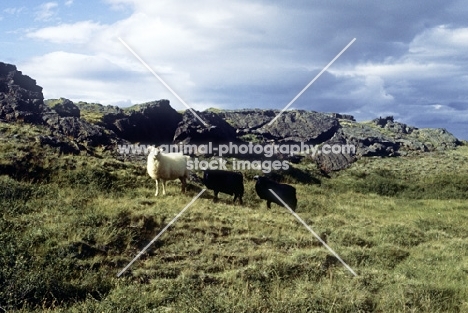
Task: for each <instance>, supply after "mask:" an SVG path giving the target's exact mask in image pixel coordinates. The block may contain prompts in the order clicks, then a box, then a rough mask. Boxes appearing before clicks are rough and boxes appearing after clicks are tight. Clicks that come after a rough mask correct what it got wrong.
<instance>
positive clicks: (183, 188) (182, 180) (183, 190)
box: [179, 177, 187, 193]
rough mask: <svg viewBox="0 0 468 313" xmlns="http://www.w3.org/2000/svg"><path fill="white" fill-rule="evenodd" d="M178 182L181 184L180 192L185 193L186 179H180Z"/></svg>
mask: <svg viewBox="0 0 468 313" xmlns="http://www.w3.org/2000/svg"><path fill="white" fill-rule="evenodd" d="M179 179H180V182H181V183H182V192H183V193H185V190H186V189H187V178H186V177H180V178H179Z"/></svg>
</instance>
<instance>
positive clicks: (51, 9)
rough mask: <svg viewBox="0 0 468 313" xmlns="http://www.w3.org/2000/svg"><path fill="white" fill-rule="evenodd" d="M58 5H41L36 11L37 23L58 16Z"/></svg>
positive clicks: (48, 3)
mask: <svg viewBox="0 0 468 313" xmlns="http://www.w3.org/2000/svg"><path fill="white" fill-rule="evenodd" d="M57 7H58V3H57V2H46V3H43V4H41V5H40V6H39V7H38V9H37V11H36V18H35V20H36V21H48V20H50V19H51V18H52V17H53V16H54V15H56V14H57V11H56V9H57Z"/></svg>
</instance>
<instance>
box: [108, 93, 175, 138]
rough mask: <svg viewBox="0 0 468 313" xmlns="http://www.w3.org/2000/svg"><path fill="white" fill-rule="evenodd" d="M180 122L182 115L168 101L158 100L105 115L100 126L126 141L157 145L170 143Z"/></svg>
mask: <svg viewBox="0 0 468 313" xmlns="http://www.w3.org/2000/svg"><path fill="white" fill-rule="evenodd" d="M181 120H182V115H181V114H180V113H178V112H177V111H176V110H174V109H173V108H172V107H171V106H170V105H169V100H159V101H153V102H148V103H144V104H140V105H137V106H134V107H132V108H130V109H127V110H125V111H123V110H122V111H120V112H118V113H107V114H105V115H104V116H103V117H102V125H103V126H105V127H106V128H108V129H110V130H112V131H113V132H115V133H116V134H117V136H119V137H121V138H123V139H126V140H128V141H131V142H141V143H147V144H156V145H158V144H163V143H164V144H167V143H171V142H172V140H173V138H174V133H175V131H176V128H177V126H178V124H179V122H180V121H181Z"/></svg>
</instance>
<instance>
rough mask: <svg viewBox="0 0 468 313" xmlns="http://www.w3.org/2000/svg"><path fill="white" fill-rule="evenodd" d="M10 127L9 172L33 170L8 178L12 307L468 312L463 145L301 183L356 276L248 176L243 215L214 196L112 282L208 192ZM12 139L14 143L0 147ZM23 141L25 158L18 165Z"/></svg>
mask: <svg viewBox="0 0 468 313" xmlns="http://www.w3.org/2000/svg"><path fill="white" fill-rule="evenodd" d="M0 126H1V128H0V130H1V132H0V139H2V141H0V154H1V157H2V158H1V159H2V162H3V163H2V166H3V168H7V167H5V166H6V165H8V164H9V163H11V164H14V165H15V166H16V167H18V166H19V165H18V164H20V165H22V166H23V168H22V169H21V168H18V171H17V172H16V174H15V177H16V178H17V179H12V178H11V177H8V176H1V177H0V198H1V202H0V211H1V212H2V219H1V220H0V244H1V245H2V247H3V248H2V250H1V251H0V268H1V269H2V270H1V272H0V284H1V285H2V286H3V287H2V288H1V290H0V307H2V308H4V309H14V308H17V310H18V311H25V312H26V311H31V310H33V309H34V310H37V311H38V312H42V311H50V312H60V311H63V312H86V311H89V312H93V311H99V312H143V311H145V312H146V311H152V310H153V311H154V312H216V311H217V312H220V311H221V312H325V311H326V312H464V311H467V310H468V302H467V300H466V299H468V291H467V289H466V286H467V285H468V278H467V277H468V276H467V272H468V239H467V238H468V204H467V201H466V198H467V197H468V190H467V188H468V174H466V173H468V172H467V170H468V147H466V146H465V147H461V148H459V149H458V150H456V151H450V152H446V153H437V154H426V155H425V156H424V157H412V158H410V157H407V158H388V159H378V158H369V159H363V160H361V161H359V162H358V163H356V164H355V165H353V166H352V167H351V168H350V169H348V170H347V171H344V172H342V173H339V174H337V175H336V177H333V178H331V179H323V178H322V184H321V185H318V184H304V183H297V184H295V186H296V187H297V190H298V198H299V204H298V214H299V215H300V216H301V217H302V218H303V219H304V220H305V221H306V222H307V223H308V224H309V225H310V226H311V227H312V228H313V229H314V230H315V231H316V232H317V233H319V234H321V235H322V236H323V237H324V238H325V237H326V238H327V242H328V244H329V245H330V246H331V247H332V248H333V249H334V250H335V251H336V252H337V253H338V254H339V255H340V256H341V257H342V258H343V259H344V260H345V261H346V262H347V263H348V264H349V265H350V266H351V267H352V268H353V269H354V270H355V271H356V272H357V273H358V275H359V276H358V277H353V276H352V275H351V274H350V273H349V272H348V271H347V270H346V269H345V268H344V267H343V266H342V265H341V264H340V263H339V262H337V261H336V260H335V259H334V258H332V257H330V256H329V255H330V254H329V253H328V251H327V250H326V249H324V248H323V247H322V246H321V245H320V244H319V243H318V242H317V240H316V239H315V238H314V237H312V235H311V234H310V233H308V232H307V230H306V229H305V228H304V227H303V226H302V225H300V224H299V223H298V222H297V221H296V220H295V219H294V217H293V216H291V214H289V213H288V212H287V211H286V210H285V209H283V208H280V207H278V206H275V205H273V208H272V209H271V210H267V209H266V206H265V204H264V203H263V202H260V201H259V199H257V196H256V195H255V194H254V191H253V187H254V186H253V182H252V181H251V180H246V195H245V200H244V202H245V206H239V205H231V204H230V197H228V196H226V195H223V196H221V200H220V202H218V203H216V204H214V203H213V202H212V200H211V198H212V192H211V191H207V192H206V193H205V194H203V195H202V197H201V198H200V199H199V200H198V201H196V202H195V203H194V204H193V205H192V206H191V207H190V208H189V209H188V210H187V211H186V212H185V214H184V215H182V216H181V217H180V219H179V220H178V221H177V222H176V223H175V224H174V225H173V226H172V227H171V228H170V229H169V230H168V231H167V232H166V233H165V234H164V235H163V236H162V237H161V238H160V239H159V240H158V241H157V242H156V243H155V244H154V245H153V247H152V248H151V249H150V250H149V251H148V253H147V254H145V255H144V256H142V257H141V259H139V260H138V261H137V262H135V263H134V264H133V266H132V267H131V268H130V270H129V271H128V272H127V273H126V274H125V275H123V276H122V277H121V278H116V274H117V273H118V272H119V271H120V270H121V269H122V268H123V267H124V266H125V265H126V264H127V263H128V262H129V261H130V260H131V259H132V258H133V257H134V256H135V255H136V254H137V253H138V251H140V250H141V249H142V248H143V247H144V246H145V245H146V244H147V243H148V242H149V241H150V240H151V239H152V238H153V237H154V236H155V235H156V234H157V233H158V232H159V231H160V230H161V229H162V228H163V227H164V226H165V225H166V224H167V223H168V222H169V221H170V220H171V219H172V218H173V217H174V216H175V215H176V214H177V213H179V212H180V210H181V209H182V208H183V207H184V206H185V205H187V203H188V202H189V201H190V200H191V198H192V197H193V196H195V195H196V194H197V193H198V192H199V190H200V187H198V186H194V185H192V186H191V188H190V190H189V192H188V193H187V195H180V193H179V184H178V183H177V182H173V183H169V184H168V186H169V187H168V195H167V196H166V197H160V198H157V199H156V198H154V196H153V194H154V183H153V182H151V180H150V179H149V177H147V175H146V174H145V168H144V164H130V163H123V162H119V161H116V160H112V159H110V158H106V157H105V156H103V157H101V158H96V157H89V156H85V155H82V156H74V157H71V156H66V157H63V156H58V155H56V152H55V151H54V150H52V149H46V148H41V147H38V146H36V144H35V143H34V140H33V138H34V135H35V134H37V133H39V132H40V130H38V129H35V128H31V127H30V128H24V127H22V128H21V129H18V128H15V127H14V126H11V125H7V124H1V125H0ZM13 133H15V134H16V137H15V140H16V141H15V142H12V141H11V139H8V140H6V139H5V138H12V137H11V135H12V134H13ZM27 148H28V149H29V150H28V152H30V155H28V157H27V158H24V160H23V161H22V162H23V163H21V162H17V159H18V158H19V159H21V157H22V155H24V154H25V153H26V152H25V150H26V149H27ZM16 150H18V151H16ZM34 156H37V157H35V158H34ZM11 164H10V165H11ZM310 166H311V165H309V164H301V165H299V169H303V168H306V167H310ZM30 167H35V168H36V170H37V171H39V172H40V173H46V174H43V175H42V176H41V177H43V179H40V180H34V179H33V178H34V173H30V172H29V170H27V168H30ZM23 172H24V173H23ZM21 175H23V176H21ZM252 175H253V173H248V175H246V176H248V177H249V178H250V177H251V176H252ZM289 180H291V181H293V180H294V178H291V177H290V178H289ZM21 308H22V309H21Z"/></svg>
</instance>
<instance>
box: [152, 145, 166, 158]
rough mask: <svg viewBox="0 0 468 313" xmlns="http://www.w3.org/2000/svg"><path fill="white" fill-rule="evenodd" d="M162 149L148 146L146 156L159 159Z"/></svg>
mask: <svg viewBox="0 0 468 313" xmlns="http://www.w3.org/2000/svg"><path fill="white" fill-rule="evenodd" d="M163 152H164V151H163V149H161V148H159V147H155V146H151V147H150V148H149V154H148V157H149V158H152V159H153V160H159V158H160V156H161V154H162V153H163Z"/></svg>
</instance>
